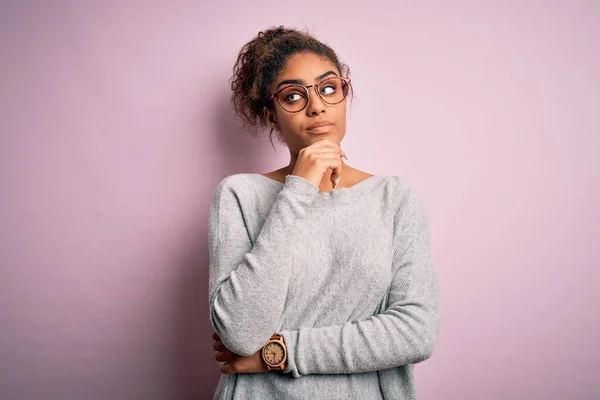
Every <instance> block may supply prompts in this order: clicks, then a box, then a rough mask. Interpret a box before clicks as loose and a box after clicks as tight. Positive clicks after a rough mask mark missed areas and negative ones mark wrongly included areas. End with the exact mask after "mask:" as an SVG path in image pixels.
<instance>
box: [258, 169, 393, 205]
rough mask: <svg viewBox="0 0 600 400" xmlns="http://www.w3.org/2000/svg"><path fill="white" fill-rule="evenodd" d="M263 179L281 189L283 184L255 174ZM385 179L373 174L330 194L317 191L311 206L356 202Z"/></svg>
mask: <svg viewBox="0 0 600 400" xmlns="http://www.w3.org/2000/svg"><path fill="white" fill-rule="evenodd" d="M257 175H259V176H261V177H262V178H263V179H265V180H267V181H269V182H271V184H273V185H275V186H278V187H279V188H283V185H285V183H283V182H280V181H277V180H275V179H273V178H269V177H268V176H265V175H263V174H257ZM384 178H385V177H384V176H382V175H378V174H374V175H371V176H370V177H368V178H366V179H363V180H362V181H360V182H358V183H355V184H354V185H352V186H350V187H343V188H339V189H333V190H332V191H331V192H321V191H319V192H318V193H317V194H316V196H315V199H314V200H313V203H312V205H313V206H323V205H328V204H346V203H349V202H352V201H355V200H357V199H358V198H360V197H361V196H363V195H365V194H367V193H370V192H371V191H372V190H373V189H374V188H375V187H376V185H377V184H378V183H379V182H381V181H382V180H383V179H384Z"/></svg>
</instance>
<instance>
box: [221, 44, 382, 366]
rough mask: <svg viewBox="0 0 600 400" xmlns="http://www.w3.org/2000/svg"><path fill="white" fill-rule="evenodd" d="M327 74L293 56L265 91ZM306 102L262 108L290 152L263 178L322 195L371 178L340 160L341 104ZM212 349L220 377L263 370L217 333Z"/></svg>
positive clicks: (258, 360)
mask: <svg viewBox="0 0 600 400" xmlns="http://www.w3.org/2000/svg"><path fill="white" fill-rule="evenodd" d="M327 71H334V72H335V74H336V75H338V76H339V75H340V73H339V71H338V69H337V68H336V67H335V65H334V64H333V63H332V62H331V61H329V59H327V58H323V57H319V56H317V55H315V54H312V53H298V54H294V55H292V56H290V58H289V59H288V61H287V64H286V67H285V69H284V70H283V71H282V72H281V73H280V74H279V76H278V77H277V79H276V80H275V82H273V84H272V85H271V91H270V93H275V92H276V91H277V86H278V84H279V82H281V81H284V80H288V79H299V80H302V81H303V82H304V83H303V84H304V85H312V84H314V83H318V82H317V81H315V77H318V76H320V75H322V74H324V73H325V72H327ZM309 90H310V95H309V102H308V104H307V106H306V108H305V109H304V110H302V111H300V112H297V113H289V112H287V111H285V110H283V109H282V108H281V106H280V105H279V103H278V102H277V101H275V110H269V109H268V108H266V107H265V108H264V113H265V117H266V118H267V121H269V123H271V126H273V127H274V128H275V129H276V130H278V131H279V132H281V135H282V136H283V139H284V141H285V143H286V144H287V147H288V149H289V151H290V163H289V165H287V166H285V167H282V168H280V169H278V170H275V171H271V172H268V173H266V174H264V175H265V176H266V177H269V178H271V179H274V180H277V181H280V182H285V177H286V176H287V175H297V176H301V177H303V178H305V179H307V180H309V181H311V182H313V183H314V184H315V185H317V186H319V190H320V191H322V192H330V191H332V190H333V182H335V181H336V180H337V178H338V177H339V178H340V180H339V183H338V184H337V186H335V189H340V188H349V187H352V186H354V185H355V184H357V183H358V182H361V181H362V180H364V179H367V178H369V177H371V176H373V175H372V174H369V173H366V172H363V171H360V170H358V169H355V168H352V167H350V166H349V165H347V164H345V163H343V162H342V159H341V157H343V156H345V155H346V153H345V152H344V151H343V150H342V149H341V147H340V144H341V142H342V140H343V139H344V136H345V134H346V101H347V99H346V100H344V101H343V102H341V103H339V104H335V105H329V104H327V103H324V102H323V101H321V99H320V98H319V97H318V96H317V93H316V91H315V88H314V87H313V88H310V89H309ZM322 120H326V121H329V122H331V123H332V124H333V127H332V129H331V130H330V131H329V132H327V133H324V134H318V135H317V134H313V133H310V132H308V131H307V127H308V126H310V125H311V124H313V123H315V122H317V121H322ZM213 340H214V342H213V349H214V350H215V359H216V360H217V361H219V362H226V363H225V364H223V365H221V367H220V368H221V372H222V373H224V374H235V373H260V372H266V371H268V369H267V366H266V364H265V362H264V361H263V359H262V356H261V351H258V352H256V353H255V354H253V355H252V356H249V357H243V356H240V355H237V354H235V353H232V352H230V351H229V350H228V349H227V348H226V347H225V345H224V344H223V342H222V341H221V339H220V338H219V335H218V334H217V333H216V332H213Z"/></svg>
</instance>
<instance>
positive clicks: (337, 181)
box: [333, 176, 342, 189]
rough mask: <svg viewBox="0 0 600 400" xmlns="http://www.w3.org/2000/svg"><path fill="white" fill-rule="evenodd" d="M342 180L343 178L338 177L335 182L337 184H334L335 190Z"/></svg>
mask: <svg viewBox="0 0 600 400" xmlns="http://www.w3.org/2000/svg"><path fill="white" fill-rule="evenodd" d="M340 179H342V177H341V176H338V178H337V179H336V180H335V182H333V188H334V189H335V187H336V186H337V185H338V183H340Z"/></svg>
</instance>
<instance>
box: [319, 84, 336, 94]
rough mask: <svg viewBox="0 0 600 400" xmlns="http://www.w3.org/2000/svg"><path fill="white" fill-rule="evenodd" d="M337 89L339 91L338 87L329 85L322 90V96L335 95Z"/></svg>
mask: <svg viewBox="0 0 600 400" xmlns="http://www.w3.org/2000/svg"><path fill="white" fill-rule="evenodd" d="M336 89H337V87H336V85H334V84H331V83H328V84H326V85H325V86H323V87H322V88H321V93H322V94H334V93H335V90H336Z"/></svg>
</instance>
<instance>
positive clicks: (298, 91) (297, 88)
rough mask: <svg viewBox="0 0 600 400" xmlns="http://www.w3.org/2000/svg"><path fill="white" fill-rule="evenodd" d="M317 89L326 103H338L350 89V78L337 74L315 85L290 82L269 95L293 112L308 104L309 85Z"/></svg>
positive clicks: (286, 109)
mask: <svg viewBox="0 0 600 400" xmlns="http://www.w3.org/2000/svg"><path fill="white" fill-rule="evenodd" d="M313 86H314V87H315V88H316V89H317V95H318V96H319V98H320V99H321V100H323V102H324V103H326V104H330V105H333V104H338V103H341V102H342V101H344V99H345V98H346V96H347V95H348V91H349V90H350V79H349V78H342V77H339V76H336V77H331V78H327V79H325V80H323V81H321V82H319V83H317V84H315V85H309V86H303V85H298V84H290V85H288V86H285V87H283V88H281V89H279V90H278V91H277V92H275V93H273V94H272V95H271V97H269V101H271V100H272V99H273V97H275V98H277V102H278V103H279V105H280V106H281V108H283V109H284V110H285V111H287V112H291V113H295V112H300V111H302V110H304V108H305V107H306V105H307V104H308V97H309V90H308V89H310V88H311V87H313Z"/></svg>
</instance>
